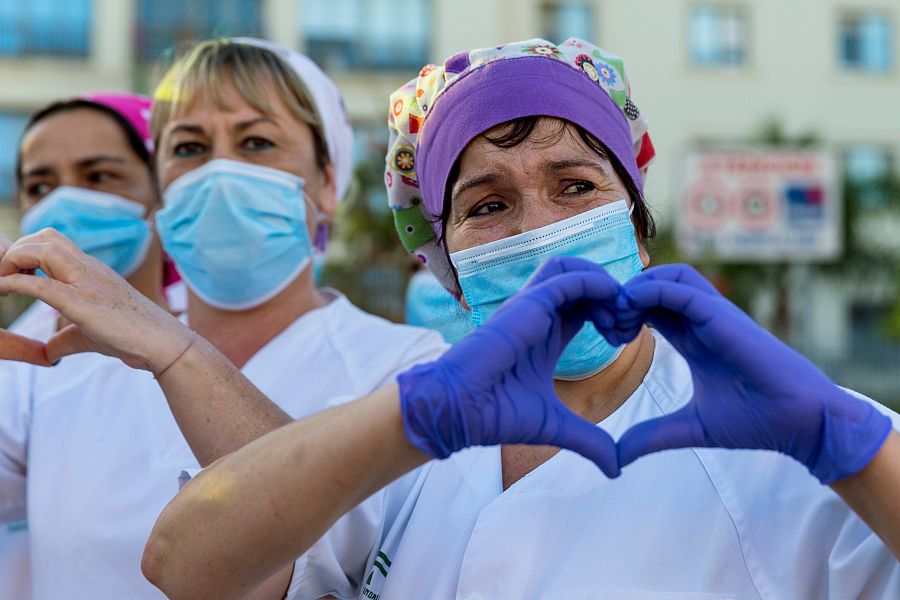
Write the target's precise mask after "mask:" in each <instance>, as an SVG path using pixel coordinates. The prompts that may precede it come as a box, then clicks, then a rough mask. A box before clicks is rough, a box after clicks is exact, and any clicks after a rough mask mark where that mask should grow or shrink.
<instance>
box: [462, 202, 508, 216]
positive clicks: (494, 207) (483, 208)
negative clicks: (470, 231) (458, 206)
mask: <svg viewBox="0 0 900 600" xmlns="http://www.w3.org/2000/svg"><path fill="white" fill-rule="evenodd" d="M505 208H506V207H505V206H503V203H502V202H497V201H496V200H493V201H489V202H483V203H482V204H479V205H478V206H476V207H475V208H473V209H472V210H471V211H469V214H468V215H466V217H483V216H486V215H489V214H492V213H495V212H500V211H501V210H504V209H505Z"/></svg>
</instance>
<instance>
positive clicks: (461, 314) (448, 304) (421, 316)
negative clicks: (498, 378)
mask: <svg viewBox="0 0 900 600" xmlns="http://www.w3.org/2000/svg"><path fill="white" fill-rule="evenodd" d="M404 314H405V318H406V323H407V324H409V325H415V326H416V327H425V328H427V329H434V330H435V331H437V332H438V333H440V334H441V336H442V337H443V338H444V340H445V341H446V342H447V343H450V344H453V343H455V342H458V341H459V340H461V339H462V338H464V337H465V336H466V335H468V334H469V332H471V331H472V324H471V322H470V320H469V316H468V311H466V310H464V309H463V308H462V307H461V306H460V305H459V302H457V300H456V298H454V297H453V296H451V295H450V292H448V291H447V290H446V289H444V286H443V285H441V282H440V281H438V280H437V278H436V277H435V276H434V275H432V274H431V272H429V271H419V272H418V273H416V274H415V275H413V276H412V278H411V279H410V280H409V285H408V286H407V288H406V306H405V309H404Z"/></svg>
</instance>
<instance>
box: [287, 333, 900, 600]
mask: <svg viewBox="0 0 900 600" xmlns="http://www.w3.org/2000/svg"><path fill="white" fill-rule="evenodd" d="M654 335H655V338H656V349H655V353H654V358H653V363H652V366H651V367H650V370H649V372H648V373H647V376H646V377H645V379H644V381H643V383H642V384H641V385H640V387H639V388H638V389H637V390H636V391H635V393H634V394H633V395H632V396H631V397H630V398H629V399H628V400H627V401H626V403H625V404H624V405H623V406H622V407H621V408H620V409H619V410H618V411H616V412H615V413H614V414H613V415H611V416H610V417H609V418H608V419H606V420H605V421H604V422H603V423H602V424H601V425H602V427H603V428H604V429H605V430H607V431H608V432H609V433H610V434H611V435H612V436H613V437H614V438H616V439H617V438H618V437H619V436H621V435H622V433H624V431H625V430H626V429H628V427H630V426H631V425H633V424H635V423H637V422H640V421H643V420H646V419H650V418H653V417H658V416H661V415H663V414H666V413H671V412H673V411H675V410H677V409H678V408H679V407H681V406H683V405H684V404H685V403H686V402H687V401H688V399H689V398H690V396H691V385H692V384H691V378H690V372H689V368H688V365H687V363H686V361H685V360H684V359H683V358H682V357H681V356H680V355H679V354H678V353H677V352H676V351H675V350H674V349H673V348H672V346H671V345H670V344H669V343H668V342H667V341H666V340H665V339H664V338H662V337H661V336H659V335H658V334H654ZM881 408H882V410H883V412H885V413H887V414H890V416H891V418H892V419H893V420H894V426H895V428H896V427H898V426H900V417H898V415H896V414H894V413H891V412H890V411H889V410H887V409H885V408H883V407H881ZM324 593H332V594H334V595H336V596H338V597H340V598H349V597H360V598H369V599H372V600H377V599H379V598H380V599H381V600H388V599H395V598H397V599H405V598H430V599H443V598H483V599H503V600H506V599H513V598H544V599H559V600H561V599H575V600H578V599H587V598H592V599H593V598H614V599H641V600H645V599H650V600H653V599H660V600H662V599H666V600H672V599H680V598H773V599H799V598H840V599H850V598H861V597H862V598H890V599H897V598H900V564H898V562H897V561H896V560H895V559H894V557H893V555H892V554H891V553H890V551H889V550H888V549H887V548H886V547H885V546H884V544H883V543H882V542H881V541H880V540H879V539H878V537H877V536H876V535H875V534H874V533H873V532H872V531H871V530H870V529H869V528H868V527H867V526H866V525H865V524H864V523H863V522H862V521H861V520H860V519H859V518H857V517H856V516H855V514H854V513H853V512H852V511H851V510H850V509H849V508H848V507H847V506H846V505H845V504H844V503H843V502H842V501H841V500H840V498H839V497H838V496H837V495H836V494H835V493H834V492H832V491H831V489H830V488H828V487H826V486H822V485H820V484H819V482H818V481H817V480H816V479H814V478H813V477H812V476H811V475H810V474H809V472H808V471H807V470H806V469H805V468H804V467H803V466H802V465H800V464H799V463H797V462H795V461H794V460H792V459H790V458H787V457H785V456H783V455H780V454H777V453H774V452H763V451H746V450H745V451H729V450H719V449H699V450H696V449H684V450H673V451H668V452H662V453H658V454H654V455H650V456H646V457H643V458H641V459H639V460H638V461H637V462H635V463H634V464H633V465H631V466H629V467H627V468H625V469H624V471H623V473H622V475H621V477H619V478H618V479H612V480H610V479H607V478H606V477H605V476H604V475H603V474H602V473H601V472H600V471H599V469H597V467H595V466H594V465H593V463H590V462H588V461H587V460H585V459H583V458H581V457H580V456H578V455H576V454H574V453H571V452H567V451H562V452H560V453H559V454H557V455H555V456H554V457H552V458H551V459H550V460H548V461H547V462H546V463H544V464H543V465H541V466H539V467H538V468H537V469H535V470H534V471H532V472H531V473H529V474H528V475H526V476H525V477H523V478H522V479H521V480H519V481H518V482H516V483H515V484H513V485H512V486H511V487H510V488H509V489H508V490H506V491H503V489H502V477H501V466H500V449H499V447H487V448H485V447H479V448H471V449H468V450H464V451H462V452H459V453H457V454H454V455H452V456H451V457H450V458H448V459H447V460H443V461H432V462H430V463H428V464H426V465H424V466H423V467H421V468H419V469H417V470H416V471H413V472H412V473H409V474H407V475H406V476H405V477H403V478H401V479H400V480H398V481H397V482H395V483H393V484H392V485H390V486H388V488H386V490H385V491H384V492H383V493H380V494H378V495H376V496H373V497H372V498H370V499H369V500H368V501H367V502H366V503H363V504H362V505H360V506H359V507H357V508H356V509H354V511H351V512H350V513H348V515H345V517H344V518H343V519H342V520H340V521H338V523H337V524H336V525H335V526H334V527H333V528H332V529H331V530H330V531H329V532H328V533H327V534H326V535H325V537H323V538H322V539H321V540H319V542H317V544H316V545H315V546H313V548H312V549H311V551H310V552H308V553H307V554H305V555H304V556H303V557H301V559H300V560H298V562H297V564H296V568H295V571H294V577H293V579H292V581H291V587H290V592H289V597H290V598H315V597H318V596H319V595H321V594H324Z"/></svg>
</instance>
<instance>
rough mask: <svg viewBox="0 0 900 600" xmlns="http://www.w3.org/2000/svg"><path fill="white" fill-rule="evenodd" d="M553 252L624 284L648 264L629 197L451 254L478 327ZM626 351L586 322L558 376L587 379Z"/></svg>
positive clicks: (562, 358)
mask: <svg viewBox="0 0 900 600" xmlns="http://www.w3.org/2000/svg"><path fill="white" fill-rule="evenodd" d="M551 256H576V257H578V258H584V259H586V260H590V261H593V262H595V263H597V264H600V265H603V267H604V268H605V269H606V271H607V272H608V273H609V274H610V275H612V276H613V278H615V279H616V281H618V282H620V283H624V282H625V281H627V280H628V279H630V278H631V277H633V276H634V275H636V274H637V273H639V272H640V271H641V269H642V268H643V264H642V263H641V258H640V255H639V251H638V245H637V239H636V238H635V235H634V226H633V225H632V224H631V211H630V210H629V209H628V203H627V202H626V201H625V200H619V201H617V202H613V203H611V204H605V205H603V206H600V207H598V208H594V209H592V210H589V211H587V212H583V213H581V214H579V215H576V216H574V217H569V218H568V219H563V220H562V221H557V222H556V223H552V224H550V225H547V226H545V227H541V228H539V229H534V230H532V231H528V232H525V233H521V234H519V235H514V236H511V237H508V238H505V239H502V240H497V241H496V242H490V243H488V244H482V245H481V246H476V247H474V248H469V249H468V250H463V251H461V252H454V253H453V254H451V255H450V261H451V262H452V263H453V266H454V267H455V268H456V272H457V276H458V277H459V284H460V286H461V287H462V291H463V296H465V299H466V303H467V304H468V305H469V307H471V309H472V317H471V318H472V322H473V323H474V324H475V325H476V326H478V325H481V324H482V323H484V322H485V321H487V320H488V319H489V318H490V317H491V315H493V314H494V313H495V312H496V311H497V309H498V308H500V305H501V304H503V301H504V300H506V299H507V298H509V297H511V296H513V295H515V294H516V293H517V292H518V291H519V290H521V289H522V288H523V287H524V286H525V283H526V282H527V281H528V279H529V278H530V277H531V276H532V274H534V272H535V271H536V270H537V269H538V267H539V266H540V265H541V264H542V263H543V262H544V261H545V260H546V259H547V258H549V257H551ZM621 351H622V347H621V346H613V345H611V344H610V343H609V342H607V341H606V339H605V338H604V337H603V336H602V335H600V333H599V332H598V331H597V328H596V327H594V324H593V323H585V324H584V326H583V327H582V328H581V330H580V331H579V332H578V333H577V334H575V337H574V338H572V341H571V342H569V345H568V346H566V348H565V350H563V353H562V355H561V356H560V358H559V362H557V364H556V378H557V379H566V380H578V379H585V378H587V377H590V376H591V375H594V374H596V373H599V372H600V371H602V370H603V369H604V368H605V367H607V366H608V365H610V364H611V363H612V362H613V361H614V360H615V359H616V358H617V357H618V355H619V353H620V352H621Z"/></svg>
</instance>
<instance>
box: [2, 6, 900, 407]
mask: <svg viewBox="0 0 900 600" xmlns="http://www.w3.org/2000/svg"><path fill="white" fill-rule="evenodd" d="M898 27H900V0H867V1H866V2H860V1H858V0H791V1H790V2H784V1H783V0H752V1H751V0H666V1H660V0H3V2H0V82H2V84H0V207H3V208H2V210H0V213H2V214H3V215H4V219H5V220H4V221H0V230H3V231H5V232H7V233H11V232H13V230H14V219H15V216H14V211H13V210H12V208H13V205H12V201H11V196H12V191H13V183H14V181H13V166H14V163H15V147H16V142H17V140H18V138H19V135H20V132H21V128H22V127H23V126H24V123H25V121H26V119H27V116H28V114H29V113H30V112H31V111H33V110H34V109H35V108H37V107H39V106H40V105H42V104H45V103H47V102H49V101H51V100H55V99H59V98H64V97H69V96H72V95H75V94H78V93H81V92H85V91H91V90H139V91H144V92H149V91H150V90H151V89H152V85H153V80H154V77H155V75H156V74H157V73H158V69H155V68H154V65H157V64H159V63H160V61H163V62H164V61H165V60H166V59H167V57H170V56H171V53H172V50H171V49H172V48H173V47H174V46H177V45H178V44H180V43H185V42H187V41H189V40H191V39H197V38H206V37H211V36H229V35H260V36H264V37H267V38H270V39H272V40H275V41H277V42H280V43H282V44H284V45H287V46H290V47H293V48H297V49H300V50H303V51H305V52H307V53H308V54H309V55H310V56H312V57H313V58H314V59H315V60H316V61H317V62H318V63H319V64H320V65H322V66H323V68H325V69H326V70H327V71H328V72H329V73H330V74H331V75H333V77H334V78H335V80H336V81H337V83H338V85H339V86H340V87H341V89H342V90H343V92H344V95H345V99H346V103H347V108H348V110H349V112H350V115H351V118H352V119H353V120H354V122H355V124H356V129H357V134H358V135H357V137H358V139H357V145H358V157H357V158H358V159H359V160H360V162H362V163H365V162H366V161H369V162H373V161H374V162H377V161H379V160H381V155H382V154H381V153H383V151H384V147H383V144H384V143H385V139H386V131H385V128H384V120H385V114H386V109H387V97H388V94H389V93H390V92H391V91H393V90H394V89H395V88H396V87H397V86H398V85H400V84H401V83H403V82H404V81H406V80H408V79H409V78H411V77H412V76H413V75H415V73H416V72H417V70H418V67H419V66H421V65H422V64H424V63H425V62H428V61H432V62H435V61H440V60H442V59H443V58H445V57H447V56H449V55H451V54H453V53H454V52H457V51H459V50H463V49H468V48H474V47H485V46H491V45H496V44H498V43H502V42H506V41H513V40H518V39H526V38H530V37H545V38H547V39H549V40H551V41H554V42H560V41H562V40H564V39H565V38H567V37H569V36H579V37H585V38H588V39H591V40H592V41H595V42H596V43H598V44H599V45H601V46H603V47H604V48H607V49H608V50H610V51H613V52H615V53H617V54H619V55H620V56H622V57H623V58H624V59H625V64H626V69H627V70H628V74H629V77H630V80H631V84H632V86H633V95H634V98H635V100H636V102H637V104H638V106H639V107H640V108H641V110H642V111H643V113H644V114H645V115H647V116H648V118H649V119H650V122H651V134H652V136H653V139H654V143H655V146H656V149H657V161H656V164H655V165H654V166H653V167H652V168H651V173H650V177H649V181H648V185H647V190H646V192H647V197H648V200H649V201H650V203H651V204H652V205H653V206H654V207H655V210H656V213H657V215H658V216H659V218H660V220H661V221H662V222H663V223H666V222H667V221H671V217H672V216H673V214H674V212H675V211H676V210H677V197H676V191H677V189H678V183H679V168H680V158H681V156H682V154H683V153H684V152H685V150H686V149H689V148H693V147H697V146H698V145H704V144H716V143H739V142H744V141H747V140H750V139H753V138H754V137H755V136H756V135H757V133H758V132H759V130H760V128H761V127H762V126H763V125H764V124H765V123H767V122H771V121H777V122H778V123H780V124H781V127H782V128H783V131H784V132H785V133H786V134H787V135H788V136H802V135H807V134H811V135H813V136H815V138H816V139H817V140H818V142H819V144H820V145H821V147H823V148H825V149H827V150H829V151H832V152H833V153H834V154H835V156H837V157H839V159H840V164H842V165H843V171H844V174H845V176H846V177H847V178H848V180H850V181H854V182H859V183H861V184H864V183H865V182H867V181H875V180H879V179H880V178H883V177H885V176H886V175H887V174H889V173H892V172H897V171H900V117H897V114H896V111H897V104H898V102H897V101H898V98H900V44H898V43H897V40H898ZM368 193H369V194H370V195H371V197H372V199H371V204H372V207H373V210H374V207H376V206H378V205H379V203H381V202H383V197H382V195H381V194H383V192H381V191H379V189H378V186H377V185H374V186H372V188H371V189H370V190H369V191H368ZM871 201H872V202H873V203H874V205H875V208H877V204H878V198H874V199H872V200H871ZM876 212H877V211H876ZM872 231H873V236H876V237H877V236H878V235H880V234H879V233H878V232H877V229H873V230H872ZM886 237H889V236H888V235H886ZM896 250H897V245H896V243H895V245H894V253H891V252H886V253H885V255H884V256H885V260H892V261H894V263H895V264H896V263H897V262H898V254H897V253H896ZM790 285H792V286H794V287H795V288H797V289H798V290H802V293H803V296H804V297H805V298H807V299H808V302H807V303H805V305H799V306H797V305H796V304H797V303H795V306H794V307H793V309H792V310H794V311H796V312H797V315H796V316H797V319H796V322H797V323H799V325H798V326H797V328H798V329H797V332H796V333H797V336H796V339H797V340H799V341H798V345H800V346H801V347H802V348H804V349H807V350H810V349H811V350H810V351H814V352H818V353H820V354H821V360H822V361H824V362H827V363H829V364H834V365H839V364H849V363H848V361H850V362H852V360H851V359H852V358H853V356H852V355H854V354H858V353H860V352H862V353H872V352H873V351H874V352H875V354H877V355H878V356H881V357H882V358H883V357H884V356H885V352H888V355H889V356H890V357H891V360H894V361H895V362H894V364H895V365H896V364H900V353H897V354H890V352H894V350H896V345H895V346H894V347H893V348H894V350H889V351H888V350H884V348H890V347H891V346H890V343H887V345H884V344H882V343H881V342H877V343H876V341H873V340H875V338H877V337H878V334H877V332H876V331H875V330H877V329H878V327H879V325H878V323H879V322H880V321H879V320H878V318H876V317H875V316H873V315H875V314H876V313H877V314H881V313H883V312H884V311H885V310H887V308H886V307H888V308H889V307H890V306H891V305H892V303H893V302H894V301H895V300H896V294H897V291H896V290H897V287H896V283H895V282H886V281H879V282H877V285H876V284H873V285H872V286H870V287H864V288H863V289H862V290H861V289H860V288H859V286H858V285H856V284H853V283H849V284H847V285H845V286H844V288H846V289H841V285H840V284H839V283H836V282H835V281H834V279H833V278H831V279H828V278H823V277H820V276H819V275H818V274H817V271H816V269H815V268H813V269H812V270H810V269H807V268H804V269H800V270H798V271H792V275H791V283H790ZM759 296H760V297H759V299H758V301H757V302H756V303H755V306H756V309H757V310H756V312H757V316H760V317H762V318H763V320H765V316H766V312H767V310H770V305H771V304H772V303H771V299H769V298H768V296H767V291H766V290H763V289H761V290H760V294H759ZM767 307H769V308H767ZM873 349H880V350H873ZM835 368H838V367H835ZM854 377H856V376H854ZM862 377H863V378H865V376H864V375H862ZM848 383H850V384H854V383H855V381H848ZM885 385H888V386H894V385H896V390H895V393H896V394H897V397H898V398H900V379H898V381H897V382H893V383H892V382H889V383H888V384H885ZM868 391H870V392H871V393H876V394H877V392H878V390H875V389H870V390H868Z"/></svg>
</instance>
